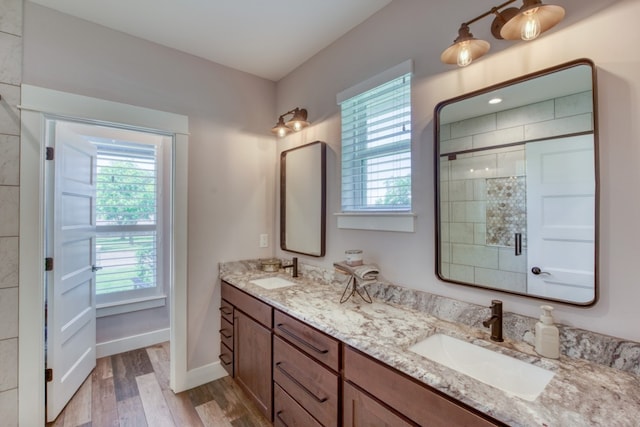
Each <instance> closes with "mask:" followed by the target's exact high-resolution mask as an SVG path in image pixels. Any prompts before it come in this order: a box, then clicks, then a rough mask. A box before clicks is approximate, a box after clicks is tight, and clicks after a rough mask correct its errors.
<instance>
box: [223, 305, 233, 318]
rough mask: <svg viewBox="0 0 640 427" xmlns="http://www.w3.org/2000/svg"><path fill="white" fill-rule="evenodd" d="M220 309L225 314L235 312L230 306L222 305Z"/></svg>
mask: <svg viewBox="0 0 640 427" xmlns="http://www.w3.org/2000/svg"><path fill="white" fill-rule="evenodd" d="M220 311H221V312H222V314H224V315H225V316H231V315H232V314H233V311H231V309H230V308H229V307H220Z"/></svg>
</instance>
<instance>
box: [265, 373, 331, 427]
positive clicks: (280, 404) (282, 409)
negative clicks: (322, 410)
mask: <svg viewBox="0 0 640 427" xmlns="http://www.w3.org/2000/svg"><path fill="white" fill-rule="evenodd" d="M273 413H274V414H275V415H274V417H273V425H274V426H276V427H322V424H320V423H319V422H318V421H316V419H315V418H313V417H312V416H311V415H309V413H308V412H307V411H305V410H304V408H303V407H302V406H300V405H299V404H298V402H296V401H295V400H293V398H292V397H291V396H289V395H288V394H287V392H286V391H284V390H283V389H282V388H280V386H279V385H278V384H275V385H274V386H273Z"/></svg>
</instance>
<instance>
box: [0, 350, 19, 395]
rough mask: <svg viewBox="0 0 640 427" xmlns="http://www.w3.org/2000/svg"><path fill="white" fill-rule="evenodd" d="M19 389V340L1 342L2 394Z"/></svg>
mask: <svg viewBox="0 0 640 427" xmlns="http://www.w3.org/2000/svg"><path fill="white" fill-rule="evenodd" d="M16 387H18V339H17V338H12V339H8V340H2V341H0V392H2V391H6V390H10V389H12V388H16Z"/></svg>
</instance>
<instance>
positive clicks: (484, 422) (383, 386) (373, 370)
mask: <svg viewBox="0 0 640 427" xmlns="http://www.w3.org/2000/svg"><path fill="white" fill-rule="evenodd" d="M343 364H344V365H343V366H344V369H343V378H344V380H345V381H348V382H349V383H352V384H355V385H356V386H357V387H358V388H360V389H362V390H366V391H367V393H368V394H370V395H371V396H373V397H375V398H376V399H377V400H378V401H380V402H384V404H386V405H387V406H388V407H390V408H393V410H394V411H396V412H397V413H401V414H403V415H404V416H406V417H407V418H408V419H410V420H411V421H413V422H415V423H417V424H419V425H428V426H433V427H440V426H441V427H458V426H459V427H462V426H473V427H489V426H496V425H502V424H500V423H497V422H493V421H491V420H489V419H488V418H487V417H485V416H483V415H480V414H479V413H477V412H476V411H474V410H473V409H471V408H467V407H466V406H463V405H462V404H460V403H456V402H455V401H453V400H452V399H450V398H448V397H445V396H443V395H442V394H440V393H438V392H437V391H435V390H433V389H431V388H429V387H428V386H426V385H425V384H422V383H419V382H418V381H416V380H414V379H412V378H410V377H408V376H405V375H403V374H401V373H400V372H398V371H396V370H394V369H392V368H391V367H389V366H387V365H385V364H383V363H381V362H378V361H377V360H374V359H372V358H370V357H369V356H366V355H364V354H362V353H360V352H359V351H357V350H354V349H352V348H350V347H346V346H345V348H344V351H343ZM346 404H347V403H345V406H346ZM345 414H346V411H345ZM345 425H348V424H347V420H345Z"/></svg>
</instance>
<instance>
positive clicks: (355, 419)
mask: <svg viewBox="0 0 640 427" xmlns="http://www.w3.org/2000/svg"><path fill="white" fill-rule="evenodd" d="M342 396H343V402H344V409H343V411H344V412H343V417H342V419H343V424H342V425H343V426H344V427H365V426H367V427H374V426H375V427H412V426H417V424H414V423H411V422H409V421H407V420H405V419H404V418H403V417H402V416H400V415H398V414H396V413H395V412H393V411H392V410H391V409H389V408H388V407H386V406H384V405H383V404H381V403H379V402H378V401H377V400H375V399H373V398H372V397H370V396H369V395H368V394H366V393H364V392H363V391H361V390H360V389H358V388H357V387H355V386H353V385H351V384H350V383H348V382H345V383H344V384H343V387H342Z"/></svg>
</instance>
